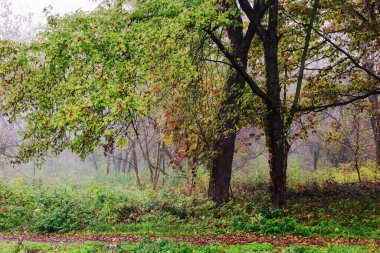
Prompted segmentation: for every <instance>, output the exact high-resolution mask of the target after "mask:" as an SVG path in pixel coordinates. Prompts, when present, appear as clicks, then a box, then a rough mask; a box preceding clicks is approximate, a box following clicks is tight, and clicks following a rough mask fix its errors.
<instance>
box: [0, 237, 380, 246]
mask: <svg viewBox="0 0 380 253" xmlns="http://www.w3.org/2000/svg"><path fill="white" fill-rule="evenodd" d="M144 239H149V240H152V241H157V240H161V239H167V240H170V241H173V242H184V243H187V244H193V245H197V246H203V245H208V244H211V243H221V244H227V245H236V244H249V243H253V242H256V243H270V244H272V245H274V246H290V245H304V246H319V247H321V246H326V245H329V244H340V245H342V244H345V245H357V246H367V245H370V246H377V247H380V239H377V240H376V239H365V238H360V239H348V238H344V237H342V238H318V237H300V236H294V235H287V236H283V237H277V236H270V235H255V234H226V235H219V236H150V237H147V236H139V235H127V236H122V235H80V234H75V235H62V234H45V235H29V234H19V235H17V234H16V235H9V234H8V235H7V234H0V241H15V242H22V241H27V242H40V243H50V244H62V243H84V242H100V243H124V242H129V243H136V242H140V241H142V240H144Z"/></svg>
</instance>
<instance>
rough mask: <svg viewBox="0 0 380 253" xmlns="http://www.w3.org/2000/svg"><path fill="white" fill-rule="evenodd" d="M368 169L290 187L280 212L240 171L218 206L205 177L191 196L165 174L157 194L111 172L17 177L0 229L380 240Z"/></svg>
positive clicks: (379, 194) (0, 196)
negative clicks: (359, 176)
mask: <svg viewBox="0 0 380 253" xmlns="http://www.w3.org/2000/svg"><path fill="white" fill-rule="evenodd" d="M367 170H368V173H364V174H363V175H366V176H368V177H371V176H372V177H374V178H369V179H372V180H373V182H366V183H363V184H359V183H343V182H338V180H339V179H340V180H343V179H345V178H347V177H349V173H345V172H342V171H341V170H335V173H336V175H335V178H336V179H338V180H336V181H330V182H324V183H322V182H317V181H314V182H312V183H308V184H298V185H296V184H295V183H293V184H291V186H292V187H290V189H289V193H288V198H289V204H288V206H287V208H286V209H284V210H279V209H276V208H274V207H272V206H271V204H269V203H270V202H269V201H268V200H269V194H268V191H267V189H268V185H267V184H266V183H265V182H261V183H257V184H247V183H244V182H243V179H241V178H243V174H244V173H237V175H236V179H235V180H234V182H235V183H236V185H239V187H236V188H235V189H233V195H234V197H233V199H232V200H231V201H230V202H229V203H227V204H225V205H223V206H222V207H220V208H216V207H215V204H214V203H213V202H211V201H210V200H209V199H208V198H207V196H205V195H204V194H203V193H202V192H204V191H203V190H202V189H201V188H202V181H205V182H206V181H207V176H206V175H205V173H203V176H200V177H199V178H198V181H197V183H198V185H199V190H198V191H196V192H193V193H192V195H189V194H188V193H187V191H186V189H182V190H181V187H178V186H179V185H181V182H182V179H181V178H178V177H176V176H167V177H166V182H165V184H164V185H162V183H163V182H161V183H160V189H159V190H153V189H152V188H149V187H146V188H145V189H144V190H141V189H138V188H137V187H131V186H125V184H126V183H127V182H126V181H128V174H127V175H126V176H125V177H124V180H123V179H120V176H118V177H119V180H118V182H117V183H115V181H116V180H114V179H115V178H114V177H112V175H111V176H109V177H108V178H105V179H104V180H103V181H99V182H95V183H89V184H82V185H81V184H78V183H68V184H65V185H64V184H61V185H59V186H57V185H56V186H52V185H49V184H48V183H43V182H42V181H39V180H35V181H32V182H26V181H24V180H20V179H19V180H14V181H13V182H12V183H8V184H2V185H1V187H0V202H1V210H0V231H1V232H6V233H14V232H28V233H74V232H78V231H80V232H81V233H84V234H86V233H87V234H100V233H107V234H125V235H128V234H134V235H166V236H177V235H217V234H226V233H238V232H248V233H256V234H268V235H278V236H284V235H287V234H292V235H298V236H313V237H318V236H319V237H321V236H323V237H347V238H360V237H365V238H372V239H377V238H379V237H380V215H379V210H380V183H379V182H376V181H375V180H376V178H375V177H376V176H377V177H378V176H379V175H378V174H377V175H376V173H373V172H372V171H371V170H370V169H367ZM367 170H366V169H363V172H366V171H367ZM339 171H340V172H339ZM346 174H347V175H346ZM201 175H202V174H201ZM246 176H247V175H246ZM251 176H254V174H253V175H251ZM256 176H257V174H256ZM239 180H240V182H239ZM111 182H114V183H111ZM204 187H205V186H204Z"/></svg>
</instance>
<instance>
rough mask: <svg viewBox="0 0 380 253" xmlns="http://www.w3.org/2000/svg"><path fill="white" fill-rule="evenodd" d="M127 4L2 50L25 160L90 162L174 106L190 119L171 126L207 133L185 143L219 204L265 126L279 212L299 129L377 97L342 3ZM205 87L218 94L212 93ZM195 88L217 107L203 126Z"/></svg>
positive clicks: (53, 21)
mask: <svg viewBox="0 0 380 253" xmlns="http://www.w3.org/2000/svg"><path fill="white" fill-rule="evenodd" d="M124 3H125V2H124V1H115V2H112V3H110V2H106V3H105V4H104V5H103V7H102V8H99V9H98V10H97V11H95V12H92V13H90V14H85V13H81V12H78V13H76V14H74V15H73V16H66V17H63V18H57V17H51V18H50V26H49V28H48V30H47V32H45V33H44V34H43V35H42V36H41V40H40V41H39V42H37V43H35V44H33V46H32V47H28V46H25V45H22V46H21V48H23V50H20V49H17V47H15V46H10V47H7V50H5V52H6V53H4V55H5V56H4V57H3V59H5V64H4V66H5V68H3V69H5V71H2V75H1V76H2V80H3V83H4V84H5V87H6V89H7V91H8V93H7V94H9V97H8V98H7V99H6V100H5V108H7V111H8V112H9V113H10V114H11V115H12V116H19V117H21V118H23V119H24V120H26V121H27V122H28V123H29V127H28V131H27V134H26V136H25V137H26V138H27V139H28V140H29V141H30V142H29V143H28V145H27V146H26V147H27V148H25V149H24V150H25V151H26V152H25V155H26V156H31V155H34V154H38V153H40V152H46V151H48V150H53V152H60V151H61V150H63V149H65V148H70V149H72V150H74V151H76V152H79V153H81V154H82V155H85V154H87V153H89V152H91V151H92V150H93V148H94V147H95V146H97V145H103V146H104V148H105V150H106V151H107V149H109V148H110V147H113V146H114V143H119V144H122V143H123V140H124V139H125V134H126V132H125V131H126V129H129V126H131V125H132V126H133V125H134V124H135V122H136V118H137V117H146V116H147V115H149V112H151V110H150V109H152V108H154V109H155V110H157V111H156V112H162V111H160V110H162V109H165V108H162V107H161V108H160V102H161V101H162V100H168V103H167V105H168V104H171V102H173V103H172V106H175V103H177V105H178V103H179V106H178V107H179V108H180V109H183V110H172V111H173V112H174V113H177V114H178V115H180V114H181V113H182V112H184V111H186V110H187V111H188V112H187V113H182V114H183V115H180V116H179V117H177V118H176V117H171V116H172V115H169V116H168V117H165V118H167V119H170V118H171V119H172V120H171V122H172V123H173V125H182V126H194V125H193V123H195V124H197V123H199V122H201V123H202V124H203V125H202V127H203V128H205V126H206V127H207V128H209V129H210V131H209V130H206V131H198V130H201V128H202V127H192V128H190V129H191V130H195V131H193V132H192V133H191V132H188V133H186V135H184V140H183V141H181V143H183V144H188V142H187V141H188V140H191V139H193V140H199V139H200V138H201V137H202V133H207V134H206V137H207V138H204V140H203V141H202V142H200V143H202V146H203V147H205V148H204V149H201V151H205V153H207V155H206V156H204V157H205V158H206V159H205V160H210V172H211V177H210V189H209V196H210V197H211V198H212V199H213V200H214V201H215V202H216V203H217V204H218V205H221V204H223V203H224V202H225V201H227V200H228V198H229V186H230V179H231V171H232V170H231V168H232V167H231V166H232V159H233V154H234V151H235V138H236V132H237V131H238V130H239V129H240V128H241V127H242V126H245V125H247V124H252V125H261V126H263V129H264V132H265V135H266V145H267V148H268V151H269V161H268V163H269V167H270V178H271V198H272V203H273V204H274V205H275V206H277V207H279V208H283V207H284V206H285V204H286V169H287V157H288V152H289V149H290V145H291V141H292V140H293V139H295V138H296V137H297V136H300V135H301V132H304V131H305V129H304V128H302V127H301V128H299V129H296V130H295V129H293V127H294V123H295V122H296V121H297V120H299V119H305V120H307V121H312V120H313V119H312V118H313V117H312V116H311V115H313V116H316V112H320V111H323V110H325V109H328V108H332V107H335V106H339V105H347V104H350V103H352V102H355V101H357V100H361V99H366V98H368V97H369V96H371V95H375V94H379V93H380V90H379V85H378V84H379V80H380V77H379V76H378V75H377V74H376V73H374V72H373V71H372V70H371V69H368V68H367V67H366V66H365V64H364V63H363V59H362V58H360V56H361V55H362V54H361V53H363V51H365V47H359V48H356V47H355V44H354V43H348V42H347V41H346V38H348V35H350V34H352V30H353V29H352V27H353V25H355V24H356V23H355V22H357V21H358V20H359V19H352V20H349V21H347V22H348V23H347V25H348V27H349V28H350V29H340V28H341V27H340V25H339V22H340V21H341V20H340V16H338V15H337V14H338V13H340V11H341V10H344V9H345V8H346V7H345V6H344V3H343V2H342V1H338V0H337V1H330V0H323V1H322V0H321V1H319V0H315V1H301V0H299V1H281V2H280V1H277V0H268V1H265V0H255V1H253V2H252V1H249V0H239V1H234V0H224V1H213V0H193V1H176V2H175V3H174V2H172V1H169V0H149V1H143V2H137V3H136V4H135V5H134V6H133V8H132V9H131V11H127V10H125V9H124V8H123V5H124ZM104 6H105V7H104ZM330 10H331V11H330ZM359 30H360V32H361V34H362V35H363V36H364V35H368V38H367V40H365V41H364V42H361V44H364V45H368V44H369V43H372V41H373V33H370V32H369V31H368V30H367V29H364V28H363V29H359ZM15 48H16V49H15ZM25 48H26V50H24V49H25ZM375 48H378V45H375ZM13 59H15V60H13ZM375 61H376V60H375ZM368 77H370V78H371V82H364V80H368ZM205 83H207V85H204V84H205ZM209 85H214V87H217V90H219V92H215V93H206V92H207V90H208V89H207V87H210V86H209ZM198 87H200V90H201V93H203V94H208V95H209V96H215V97H216V99H215V101H216V103H214V104H213V105H209V106H208V107H206V108H205V109H204V108H202V109H201V112H202V113H203V112H210V114H207V116H206V117H204V118H202V119H201V120H196V118H197V117H198V116H199V115H200V114H197V113H196V112H197V109H199V108H200V107H202V106H204V105H205V102H206V101H207V99H206V98H204V97H201V96H197V95H195V96H192V92H193V91H194V90H195V89H197V88H198ZM149 98H153V101H148V100H149ZM193 102H195V103H193ZM153 104H154V106H153ZM164 104H165V103H164ZM193 105H195V109H196V110H195V114H194V111H191V110H188V108H189V106H190V107H191V106H193ZM199 106H200V107H199ZM166 109H168V108H166ZM176 109H177V108H176ZM193 109H194V108H193ZM189 111H190V113H193V114H194V115H193V116H192V117H190V116H191V115H189V114H190V113H189ZM169 114H170V113H169ZM185 119H186V120H185ZM210 119H211V121H210ZM163 122H165V120H163ZM176 122H178V124H177V123H176ZM207 122H209V123H207ZM210 122H211V123H210ZM205 124H207V125H205ZM164 125H165V124H164ZM180 129H181V128H180ZM181 130H182V131H183V130H185V129H183V128H182V129H181ZM194 133H196V134H194ZM198 133H199V134H198ZM208 133H211V134H208ZM120 134H121V135H120ZM120 136H124V137H122V138H120ZM173 137H175V136H173ZM174 139H177V140H178V138H174ZM196 143H197V142H196ZM207 143H211V145H206V144H207ZM206 147H208V148H206ZM180 148H183V147H180ZM192 149H193V148H192ZM179 150H180V149H179ZM182 150H183V149H182ZM185 150H186V149H185ZM188 150H191V148H189V149H188ZM157 167H158V166H157Z"/></svg>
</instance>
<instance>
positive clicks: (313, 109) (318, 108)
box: [297, 88, 380, 112]
mask: <svg viewBox="0 0 380 253" xmlns="http://www.w3.org/2000/svg"><path fill="white" fill-rule="evenodd" d="M378 94H380V88H379V89H376V90H373V91H370V92H368V93H366V94H363V95H360V96H357V97H354V98H351V99H349V100H346V101H340V102H336V103H331V104H327V105H320V106H310V107H304V108H302V107H301V108H298V109H297V112H320V111H323V110H325V109H328V108H331V107H337V106H343V105H348V104H351V103H353V102H356V101H358V100H362V99H366V98H368V97H369V96H372V95H378Z"/></svg>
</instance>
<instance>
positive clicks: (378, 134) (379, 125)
mask: <svg viewBox="0 0 380 253" xmlns="http://www.w3.org/2000/svg"><path fill="white" fill-rule="evenodd" d="M368 100H369V102H370V103H371V104H372V106H373V113H372V116H371V125H372V131H373V135H374V141H375V157H376V164H377V166H378V168H380V106H379V97H378V95H372V96H370V97H369V98H368Z"/></svg>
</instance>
